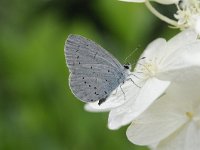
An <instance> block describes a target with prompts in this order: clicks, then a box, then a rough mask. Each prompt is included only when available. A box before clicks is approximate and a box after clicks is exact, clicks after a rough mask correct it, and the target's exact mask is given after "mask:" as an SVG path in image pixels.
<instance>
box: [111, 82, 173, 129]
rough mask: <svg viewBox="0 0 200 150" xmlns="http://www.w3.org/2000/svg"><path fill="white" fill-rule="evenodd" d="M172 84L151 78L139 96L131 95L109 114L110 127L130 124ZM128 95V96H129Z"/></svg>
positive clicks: (116, 127) (115, 127) (114, 127)
mask: <svg viewBox="0 0 200 150" xmlns="http://www.w3.org/2000/svg"><path fill="white" fill-rule="evenodd" d="M169 84H170V82H168V81H161V80H158V79H156V78H150V79H149V80H147V81H146V83H145V84H144V86H143V87H142V88H141V89H140V92H139V93H138V94H137V95H133V94H131V92H132V93H134V91H132V90H130V95H129V97H127V102H126V103H124V104H123V105H122V106H120V107H118V108H115V109H112V110H111V112H110V114H109V119H108V127H109V128H110V129H118V128H120V127H121V126H123V125H126V124H129V123H130V122H131V121H132V120H133V119H135V118H136V117H138V115H140V114H141V113H142V112H143V111H145V110H146V109H147V108H148V107H149V106H150V105H151V104H152V103H153V102H154V101H155V100H156V99H157V98H158V97H159V96H160V95H162V94H163V92H164V91H165V90H166V88H167V87H168V86H169ZM127 95H128V94H127Z"/></svg>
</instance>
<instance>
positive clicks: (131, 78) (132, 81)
mask: <svg viewBox="0 0 200 150" xmlns="http://www.w3.org/2000/svg"><path fill="white" fill-rule="evenodd" d="M126 80H127V81H128V80H131V81H132V82H133V84H134V85H136V86H137V87H139V88H141V87H140V86H139V85H137V84H136V83H135V82H134V81H133V79H132V78H127V79H126Z"/></svg>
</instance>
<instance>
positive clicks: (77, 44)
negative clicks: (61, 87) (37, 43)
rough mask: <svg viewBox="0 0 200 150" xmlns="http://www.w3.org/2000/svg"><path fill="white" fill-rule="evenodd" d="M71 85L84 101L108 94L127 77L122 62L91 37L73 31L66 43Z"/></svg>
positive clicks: (101, 97) (75, 93)
mask: <svg viewBox="0 0 200 150" xmlns="http://www.w3.org/2000/svg"><path fill="white" fill-rule="evenodd" d="M65 57H66V60H67V65H68V67H69V69H70V72H71V75H70V87H71V90H72V91H73V93H74V95H75V96H76V97H78V98H79V99H80V100H82V101H84V102H92V101H97V100H100V99H104V98H106V97H107V96H108V95H109V94H110V93H111V92H112V91H113V90H114V89H115V88H116V87H117V86H118V85H119V84H120V82H121V81H122V80H124V79H125V72H124V68H123V66H122V65H121V64H120V63H119V62H118V60H116V59H115V58H114V57H113V56H112V55H111V54H109V53H108V52H107V51H106V50H104V49H103V48H102V47H101V46H99V45H97V44H96V43H94V42H93V41H91V40H88V39H86V38H84V37H82V36H79V35H70V36H69V37H68V38H67V40H66V43H65Z"/></svg>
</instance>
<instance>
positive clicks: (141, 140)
mask: <svg viewBox="0 0 200 150" xmlns="http://www.w3.org/2000/svg"><path fill="white" fill-rule="evenodd" d="M123 1H127V2H144V3H145V4H146V5H147V7H148V8H149V9H150V10H151V11H152V12H153V13H154V14H156V15H157V16H159V17H160V18H161V19H162V20H165V21H166V22H168V23H170V24H171V25H174V26H176V27H178V28H180V29H181V32H180V33H178V34H177V35H175V36H174V37H173V38H171V39H170V40H168V41H166V40H165V39H163V38H158V39H156V40H154V41H153V42H152V43H150V44H149V45H148V46H147V48H146V49H145V50H144V52H143V54H142V55H141V57H140V59H139V60H138V63H137V65H136V67H135V69H134V71H133V72H132V73H131V74H132V75H131V76H130V78H131V79H132V81H134V83H135V84H133V83H132V82H131V81H130V80H127V81H126V82H125V83H124V84H123V85H120V86H119V87H118V89H116V91H118V92H116V91H113V92H112V93H111V94H110V96H109V97H108V98H107V100H106V101H105V102H104V103H102V104H101V105H100V106H99V105H98V102H94V103H88V104H86V105H85V109H86V110H88V111H92V112H101V111H109V118H108V127H109V128H110V129H113V130H114V129H119V128H120V127H122V126H124V125H127V124H131V125H130V126H129V127H128V130H127V137H128V139H129V140H130V141H131V142H132V143H134V144H137V145H146V146H149V148H150V149H152V150H199V148H200V92H199V89H200V40H199V38H198V37H199V35H198V33H200V1H199V0H152V1H155V2H158V3H160V4H166V5H168V4H175V5H176V6H177V12H176V13H175V14H174V16H175V18H176V19H177V20H171V19H169V18H167V19H166V17H164V18H163V15H161V14H159V13H158V12H157V11H156V10H155V9H154V8H153V7H152V5H151V4H150V2H149V0H123ZM121 88H122V89H123V91H122V90H121ZM124 93H125V96H124Z"/></svg>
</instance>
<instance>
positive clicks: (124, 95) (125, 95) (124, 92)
mask: <svg viewBox="0 0 200 150" xmlns="http://www.w3.org/2000/svg"><path fill="white" fill-rule="evenodd" d="M123 83H124V82H123ZM122 85H123V84H120V86H119V87H120V89H121V91H122V93H123V95H124V100H126V95H125V92H124V91H123V89H122Z"/></svg>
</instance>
